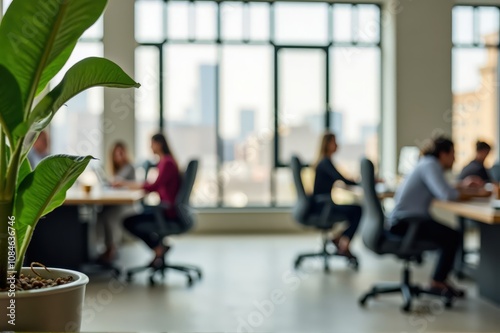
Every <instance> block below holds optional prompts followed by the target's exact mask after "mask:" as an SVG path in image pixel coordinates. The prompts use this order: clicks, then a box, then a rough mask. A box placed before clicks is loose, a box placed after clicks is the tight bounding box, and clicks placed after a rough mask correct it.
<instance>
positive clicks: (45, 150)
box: [28, 131, 49, 169]
mask: <svg viewBox="0 0 500 333" xmlns="http://www.w3.org/2000/svg"><path fill="white" fill-rule="evenodd" d="M47 156H49V135H48V134H47V132H46V131H41V132H40V134H39V135H38V137H37V138H36V140H35V143H33V147H32V148H31V150H30V151H29V153H28V161H29V162H30V165H31V168H32V169H34V168H35V167H36V166H37V165H38V163H40V161H41V160H43V159H44V158H45V157H47Z"/></svg>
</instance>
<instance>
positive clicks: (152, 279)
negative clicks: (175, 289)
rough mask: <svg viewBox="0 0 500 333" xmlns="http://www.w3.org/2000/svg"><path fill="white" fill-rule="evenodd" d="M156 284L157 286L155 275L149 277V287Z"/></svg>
mask: <svg viewBox="0 0 500 333" xmlns="http://www.w3.org/2000/svg"><path fill="white" fill-rule="evenodd" d="M155 284H156V282H155V278H154V275H151V276H150V277H149V285H150V286H154V285H155Z"/></svg>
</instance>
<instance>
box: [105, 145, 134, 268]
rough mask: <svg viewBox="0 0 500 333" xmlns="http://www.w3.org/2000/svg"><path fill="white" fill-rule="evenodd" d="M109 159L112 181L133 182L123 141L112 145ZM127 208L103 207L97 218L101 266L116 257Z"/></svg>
mask: <svg viewBox="0 0 500 333" xmlns="http://www.w3.org/2000/svg"><path fill="white" fill-rule="evenodd" d="M109 157H110V158H109V161H110V162H109V164H110V165H111V175H112V176H113V181H135V169H134V166H133V165H132V163H131V162H130V157H129V154H128V149H127V145H126V144H125V143H124V142H123V141H117V142H115V143H114V144H113V146H112V148H111V150H110V155H109ZM128 208H129V207H127V206H120V205H117V206H104V207H102V210H101V212H100V213H99V215H98V216H97V219H98V225H99V226H102V228H103V229H104V246H105V250H104V252H103V253H102V254H101V255H100V256H99V258H98V261H99V262H101V263H103V264H111V262H112V261H113V260H114V258H115V256H116V252H117V245H116V244H117V243H118V242H119V239H120V238H121V233H120V231H121V230H120V227H119V224H120V222H121V216H122V215H124V214H125V213H126V212H127V210H128Z"/></svg>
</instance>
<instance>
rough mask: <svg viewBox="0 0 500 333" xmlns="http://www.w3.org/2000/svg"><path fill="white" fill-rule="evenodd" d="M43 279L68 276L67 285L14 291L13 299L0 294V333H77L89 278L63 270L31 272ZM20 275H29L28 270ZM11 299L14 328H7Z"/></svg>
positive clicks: (38, 269) (39, 269)
mask: <svg viewBox="0 0 500 333" xmlns="http://www.w3.org/2000/svg"><path fill="white" fill-rule="evenodd" d="M35 270H36V271H37V272H38V273H39V274H40V275H41V276H43V277H44V278H50V279H57V278H58V277H65V276H68V275H70V276H72V277H73V282H70V283H68V284H64V285H60V286H56V287H49V288H44V289H35V290H27V291H17V292H16V293H15V297H9V293H8V292H0V331H32V332H49V331H52V332H66V331H69V332H78V331H80V324H81V312H82V308H83V300H84V297H85V286H86V285H87V283H88V282H89V278H88V277H87V276H86V275H85V274H82V273H80V272H76V271H71V270H67V269H59V268H49V270H50V273H49V272H47V271H46V270H45V269H44V268H39V267H37V268H35ZM22 273H24V274H25V275H26V274H28V273H29V274H30V275H33V272H31V269H30V268H26V267H25V268H23V269H22ZM11 299H14V300H15V326H14V325H12V324H9V321H10V320H11V318H9V314H10V313H11V309H8V307H9V306H10V304H11Z"/></svg>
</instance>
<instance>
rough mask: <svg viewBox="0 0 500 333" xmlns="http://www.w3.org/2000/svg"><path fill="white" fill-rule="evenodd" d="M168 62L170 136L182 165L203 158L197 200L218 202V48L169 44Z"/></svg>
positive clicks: (209, 203)
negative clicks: (216, 128) (216, 127)
mask: <svg viewBox="0 0 500 333" xmlns="http://www.w3.org/2000/svg"><path fill="white" fill-rule="evenodd" d="M165 65H166V68H165V71H166V73H168V75H166V76H165V77H164V80H165V92H164V95H165V117H166V118H165V120H166V125H167V126H166V132H167V136H168V138H169V139H170V144H171V146H172V150H173V151H174V153H175V154H176V157H177V159H178V160H179V163H180V164H181V167H185V166H186V165H187V162H188V161H189V160H190V159H193V158H196V159H198V160H199V161H200V166H199V169H198V175H197V177H196V178H197V183H196V187H195V189H194V190H193V195H192V200H193V203H194V204H196V205H197V206H215V205H216V204H217V198H218V189H217V168H216V167H217V151H216V135H215V112H216V111H215V110H216V73H217V49H216V47H215V46H213V45H167V46H166V47H165Z"/></svg>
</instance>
